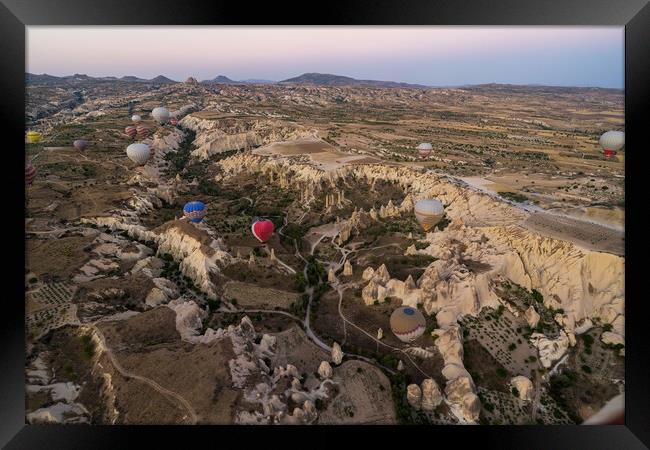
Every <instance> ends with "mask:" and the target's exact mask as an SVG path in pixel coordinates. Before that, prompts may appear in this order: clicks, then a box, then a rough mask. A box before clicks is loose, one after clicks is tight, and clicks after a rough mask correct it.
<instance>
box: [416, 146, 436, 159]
mask: <svg viewBox="0 0 650 450" xmlns="http://www.w3.org/2000/svg"><path fill="white" fill-rule="evenodd" d="M417 150H418V153H419V154H420V158H426V157H427V156H429V155H430V154H431V151H432V150H433V146H432V145H431V144H429V143H428V142H423V143H421V144H420V145H418V146H417Z"/></svg>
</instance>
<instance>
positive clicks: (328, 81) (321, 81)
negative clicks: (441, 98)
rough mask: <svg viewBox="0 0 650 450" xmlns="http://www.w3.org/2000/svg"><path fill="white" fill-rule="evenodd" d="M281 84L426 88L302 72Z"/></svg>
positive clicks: (394, 82)
mask: <svg viewBox="0 0 650 450" xmlns="http://www.w3.org/2000/svg"><path fill="white" fill-rule="evenodd" d="M280 83H283V84H312V85H316V86H368V87H401V88H426V87H429V86H424V85H422V84H410V83H400V82H396V81H379V80H357V79H356V78H352V77H346V76H343V75H333V74H329V73H316V72H311V73H303V74H302V75H299V76H297V77H293V78H288V79H286V80H282V81H280Z"/></svg>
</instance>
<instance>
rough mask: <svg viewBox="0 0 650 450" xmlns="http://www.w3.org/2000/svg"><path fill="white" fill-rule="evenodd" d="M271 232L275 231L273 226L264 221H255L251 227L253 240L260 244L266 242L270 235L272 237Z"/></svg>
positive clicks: (268, 221)
mask: <svg viewBox="0 0 650 450" xmlns="http://www.w3.org/2000/svg"><path fill="white" fill-rule="evenodd" d="M273 230H275V225H273V222H271V221H270V220H266V219H259V220H256V221H255V222H253V225H251V231H252V232H253V236H255V239H257V240H258V241H260V242H266V241H268V240H269V239H270V238H271V235H273Z"/></svg>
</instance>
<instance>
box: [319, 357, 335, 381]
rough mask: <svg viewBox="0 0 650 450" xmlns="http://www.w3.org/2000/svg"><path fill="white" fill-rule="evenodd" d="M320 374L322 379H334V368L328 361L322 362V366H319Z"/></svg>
mask: <svg viewBox="0 0 650 450" xmlns="http://www.w3.org/2000/svg"><path fill="white" fill-rule="evenodd" d="M318 374H319V375H320V376H321V377H322V378H332V366H330V363H328V362H327V361H321V363H320V366H318Z"/></svg>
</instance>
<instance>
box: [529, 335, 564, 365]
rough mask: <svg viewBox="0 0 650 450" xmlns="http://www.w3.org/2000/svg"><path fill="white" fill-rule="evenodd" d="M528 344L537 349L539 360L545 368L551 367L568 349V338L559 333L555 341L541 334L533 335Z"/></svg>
mask: <svg viewBox="0 0 650 450" xmlns="http://www.w3.org/2000/svg"><path fill="white" fill-rule="evenodd" d="M530 343H531V344H532V345H533V346H535V347H536V348H537V351H538V353H539V360H540V362H541V363H542V366H544V367H545V368H547V369H548V368H549V367H551V365H552V364H553V362H555V361H558V360H559V359H560V358H562V356H564V354H565V353H566V351H567V349H568V348H569V337H568V336H567V335H566V333H561V334H560V336H558V337H557V338H555V339H550V338H548V337H546V336H545V335H543V334H541V333H533V334H532V335H531V336H530Z"/></svg>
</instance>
